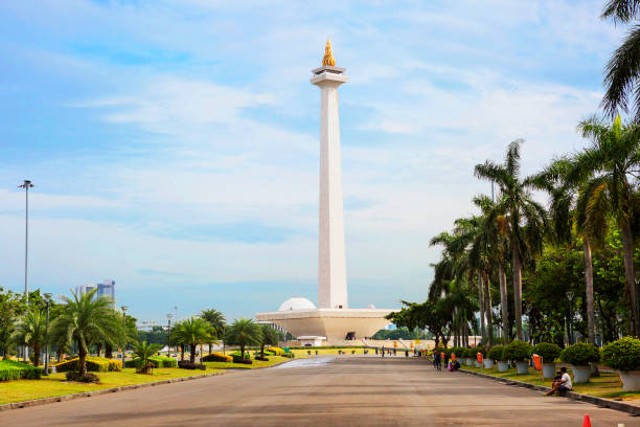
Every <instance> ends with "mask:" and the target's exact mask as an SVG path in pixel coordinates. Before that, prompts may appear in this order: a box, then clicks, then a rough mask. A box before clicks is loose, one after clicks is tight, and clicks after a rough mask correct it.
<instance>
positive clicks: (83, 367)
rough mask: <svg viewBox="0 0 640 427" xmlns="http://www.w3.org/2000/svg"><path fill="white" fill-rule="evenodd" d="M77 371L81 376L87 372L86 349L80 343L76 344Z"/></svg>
mask: <svg viewBox="0 0 640 427" xmlns="http://www.w3.org/2000/svg"><path fill="white" fill-rule="evenodd" d="M78 371H79V372H80V376H81V377H84V376H85V375H86V374H87V351H86V350H85V349H84V348H83V346H82V345H79V346H78Z"/></svg>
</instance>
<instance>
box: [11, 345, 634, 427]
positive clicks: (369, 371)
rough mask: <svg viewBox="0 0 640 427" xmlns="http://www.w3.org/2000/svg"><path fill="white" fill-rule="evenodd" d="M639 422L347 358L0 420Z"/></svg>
mask: <svg viewBox="0 0 640 427" xmlns="http://www.w3.org/2000/svg"><path fill="white" fill-rule="evenodd" d="M585 414H589V415H590V417H591V422H592V425H593V426H594V427H597V426H612V427H616V426H617V425H618V423H624V424H625V427H629V426H640V418H634V417H631V416H630V415H628V414H625V413H622V412H617V411H613V410H610V409H603V408H597V407H595V406H592V405H589V404H586V403H579V402H574V401H570V400H568V399H565V398H559V397H555V398H553V397H543V396H541V394H540V393H539V392H535V391H532V390H529V389H524V388H520V387H513V386H508V385H504V384H500V383H497V382H494V381H490V380H486V379H482V378H477V377H473V376H470V375H466V374H462V373H451V372H444V371H443V372H434V371H433V370H432V369H431V368H430V367H429V366H427V365H426V364H425V363H424V362H422V361H419V360H415V359H404V358H397V359H394V358H385V359H381V358H371V357H370V358H364V357H359V358H358V357H343V358H339V359H332V358H320V359H312V360H302V359H300V360H295V361H292V362H290V363H287V364H285V365H282V366H279V367H276V368H271V369H262V370H255V371H241V372H239V371H235V372H232V373H229V374H226V375H222V376H216V377H209V378H204V379H199V380H194V381H188V382H182V383H175V384H167V385H161V386H157V387H149V388H144V389H138V390H131V391H125V392H122V393H114V394H107V395H101V396H96V397H91V398H86V399H78V400H73V401H67V402H60V403H54V404H50V405H44V406H39V407H32V408H25V409H16V410H11V411H6V412H1V413H0V425H1V426H20V427H27V426H91V427H94V426H95V427H97V426H110V427H115V426H172V427H176V426H179V427H186V426H233V427H240V426H254V427H255V426H278V427H282V426H291V427H294V426H323V427H329V426H349V427H351V426H403V427H412V426H418V425H420V426H458V425H463V426H562V427H567V426H576V427H579V426H582V420H583V417H584V415H585Z"/></svg>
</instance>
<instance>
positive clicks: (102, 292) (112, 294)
mask: <svg viewBox="0 0 640 427" xmlns="http://www.w3.org/2000/svg"><path fill="white" fill-rule="evenodd" d="M94 289H98V292H97V293H96V296H97V297H98V298H109V299H110V300H111V303H112V304H113V305H114V306H115V304H116V282H115V280H110V279H107V280H105V281H104V282H102V283H87V284H86V285H80V286H76V293H77V294H78V295H83V294H85V293H87V292H90V291H92V290H94Z"/></svg>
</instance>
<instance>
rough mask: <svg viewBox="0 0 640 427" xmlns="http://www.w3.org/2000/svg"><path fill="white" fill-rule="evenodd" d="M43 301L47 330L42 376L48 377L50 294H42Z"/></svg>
mask: <svg viewBox="0 0 640 427" xmlns="http://www.w3.org/2000/svg"><path fill="white" fill-rule="evenodd" d="M44 301H45V303H46V304H47V329H46V331H45V339H46V341H45V342H46V344H45V345H46V347H45V350H44V375H49V305H50V304H51V294H49V293H47V294H44Z"/></svg>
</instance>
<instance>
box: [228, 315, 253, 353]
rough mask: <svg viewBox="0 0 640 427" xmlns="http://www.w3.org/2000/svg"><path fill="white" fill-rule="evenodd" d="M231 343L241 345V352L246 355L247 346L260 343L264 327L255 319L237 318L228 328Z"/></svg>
mask: <svg viewBox="0 0 640 427" xmlns="http://www.w3.org/2000/svg"><path fill="white" fill-rule="evenodd" d="M226 336H227V341H228V342H229V344H232V345H237V346H240V354H241V355H242V357H244V351H245V348H246V347H247V346H250V345H260V341H261V340H262V328H261V326H260V325H259V324H257V323H255V322H254V321H253V319H237V320H234V321H233V323H232V324H231V325H230V326H229V327H228V328H227V333H226Z"/></svg>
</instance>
